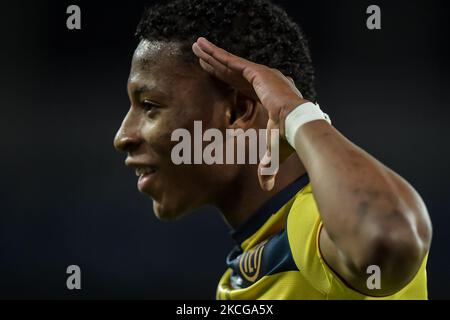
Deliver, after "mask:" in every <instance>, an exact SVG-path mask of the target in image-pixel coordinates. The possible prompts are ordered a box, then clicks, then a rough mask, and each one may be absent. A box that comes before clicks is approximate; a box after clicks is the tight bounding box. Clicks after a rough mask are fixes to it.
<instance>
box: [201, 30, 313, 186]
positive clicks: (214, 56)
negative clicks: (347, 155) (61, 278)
mask: <svg viewBox="0 0 450 320" xmlns="http://www.w3.org/2000/svg"><path fill="white" fill-rule="evenodd" d="M192 50H193V52H194V53H195V55H196V56H197V57H198V58H199V62H200V65H201V67H202V68H203V69H204V70H205V71H207V72H208V73H210V74H211V75H213V76H215V77H216V78H218V79H220V80H222V81H224V82H226V83H228V84H229V85H231V86H232V87H234V88H235V89H236V90H238V91H240V92H241V93H243V94H244V95H246V96H248V97H250V98H252V99H254V100H256V101H259V102H260V103H261V104H262V106H263V107H264V108H265V109H266V111H267V112H268V115H269V121H268V123H267V132H268V134H269V135H270V132H271V131H270V130H271V129H278V130H279V132H280V136H281V137H282V139H283V141H282V145H284V148H280V152H281V153H283V152H282V151H283V150H282V149H286V148H289V149H290V150H291V152H290V153H292V151H293V150H292V148H291V147H290V146H289V145H288V144H287V143H286V141H285V139H284V120H285V118H286V116H287V114H288V113H289V112H290V111H292V110H293V109H294V108H295V107H297V106H299V105H300V104H303V103H305V102H307V101H306V100H305V99H303V96H302V94H301V93H300V91H298V89H297V88H296V87H295V84H294V81H293V80H292V78H288V77H286V76H284V75H283V74H282V73H281V72H280V71H278V70H276V69H272V68H269V67H267V66H265V65H261V64H257V63H254V62H251V61H248V60H246V59H243V58H241V57H238V56H235V55H233V54H231V53H229V52H227V51H225V50H223V49H221V48H219V47H217V46H215V45H214V44H212V43H211V42H209V41H208V40H206V39H205V38H202V37H201V38H198V40H197V42H195V43H194V44H193V45H192ZM273 143H274V142H271V139H270V136H268V138H267V146H268V150H267V151H266V154H265V156H264V158H263V160H262V161H261V162H260V164H259V166H258V178H259V182H260V184H261V187H262V188H263V189H264V190H267V191H269V190H271V189H272V188H273V186H274V184H275V176H276V173H275V174H273V175H269V176H267V175H261V169H262V168H264V167H268V166H269V164H270V158H271V150H272V148H273V147H274V146H273V145H272V144H273ZM276 143H279V141H278V142H276ZM285 153H286V152H285ZM280 160H283V159H282V157H280Z"/></svg>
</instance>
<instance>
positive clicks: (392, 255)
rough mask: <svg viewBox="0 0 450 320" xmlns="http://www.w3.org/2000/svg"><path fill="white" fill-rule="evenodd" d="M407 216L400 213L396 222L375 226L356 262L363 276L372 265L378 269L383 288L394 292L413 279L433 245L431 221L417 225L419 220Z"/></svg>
mask: <svg viewBox="0 0 450 320" xmlns="http://www.w3.org/2000/svg"><path fill="white" fill-rule="evenodd" d="M415 216H416V217H417V215H415ZM407 217H408V215H405V214H397V215H396V219H395V221H390V222H389V223H387V224H385V225H379V226H378V227H372V228H371V230H370V233H371V236H369V237H367V241H365V244H364V245H363V246H362V248H361V249H362V250H361V252H360V254H359V256H358V257H357V258H356V259H354V260H353V261H354V264H353V267H354V268H356V270H357V272H363V273H364V274H367V270H368V268H369V266H377V267H378V268H379V270H380V273H381V283H382V286H384V288H385V289H387V291H388V292H392V293H394V292H397V291H399V290H400V289H401V288H403V287H404V286H406V285H407V284H408V283H409V282H410V281H411V280H412V279H413V278H414V276H415V275H416V274H417V271H418V270H419V268H420V267H421V265H422V262H423V259H424V258H425V256H426V254H427V253H428V251H429V249H430V244H431V224H430V223H429V221H422V222H420V224H418V223H417V222H418V221H417V219H408V218H407ZM409 217H410V216H409ZM425 220H426V219H425ZM360 274H361V273H360Z"/></svg>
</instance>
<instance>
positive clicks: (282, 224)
mask: <svg viewBox="0 0 450 320" xmlns="http://www.w3.org/2000/svg"><path fill="white" fill-rule="evenodd" d="M137 34H138V36H139V38H140V43H139V45H138V47H137V49H136V51H135V53H134V56H133V60H132V65H131V72H130V76H129V80H128V93H129V97H130V100H131V108H130V110H129V111H128V114H127V115H126V117H125V119H124V120H123V123H122V126H121V127H120V129H119V131H118V132H117V135H116V138H115V141H114V143H115V146H116V148H117V149H119V150H122V151H125V152H127V153H128V157H127V159H126V164H127V165H128V166H131V167H133V168H134V169H135V170H136V174H137V175H138V176H139V181H138V189H139V190H140V191H141V192H143V193H145V194H147V195H149V196H150V197H152V198H153V207H154V211H155V214H156V215H157V216H158V217H159V218H161V219H176V218H179V217H181V216H183V215H184V214H186V213H187V212H189V211H191V210H193V209H196V208H198V207H200V206H202V205H205V204H212V205H214V206H216V207H218V208H219V209H220V211H221V212H222V214H223V216H224V218H225V220H226V221H227V223H228V224H229V225H230V226H231V228H233V229H234V232H233V237H234V239H235V240H236V242H237V245H236V247H235V249H234V250H233V251H232V252H231V253H230V254H229V255H228V257H227V265H228V269H227V270H226V272H225V274H224V275H223V277H222V278H221V280H220V283H219V286H218V290H217V298H219V299H370V298H379V299H426V298H427V288H426V271H425V267H426V261H427V254H428V251H429V247H430V242H431V224H430V220H429V217H428V213H427V210H426V207H425V205H424V203H423V201H422V199H421V198H420V196H419V195H418V194H417V192H416V191H415V190H414V189H413V188H412V187H411V186H410V185H409V184H408V182H406V181H405V180H404V179H402V178H401V177H400V176H398V175H397V174H396V173H394V172H393V171H391V170H390V169H389V168H387V167H386V166H384V165H383V164H381V163H380V162H379V161H377V160H376V159H374V158H373V157H371V156H370V155H369V154H368V153H366V152H365V151H363V150H361V149H360V148H358V147H357V146H356V145H354V144H353V143H352V142H350V141H349V140H347V139H346V138H345V137H344V136H342V135H341V134H340V133H339V132H338V131H337V130H336V129H335V128H334V127H333V126H331V125H330V123H329V122H328V121H327V118H326V116H325V115H324V114H323V113H322V112H321V111H320V109H319V108H318V106H317V105H315V104H313V103H311V102H315V91H314V87H313V79H314V72H313V68H312V64H311V58H310V54H309V50H308V46H307V43H306V41H305V39H304V36H303V34H302V32H301V30H300V29H299V27H298V26H297V25H296V24H295V23H294V22H293V21H292V20H291V19H290V18H289V17H288V16H287V14H286V13H285V12H284V11H283V10H282V9H280V8H279V7H277V6H275V5H273V4H271V3H270V2H268V1H263V0H251V1H249V0H230V1H215V0H209V1H207V0H203V1H201V0H175V1H171V2H168V3H164V4H160V5H156V6H154V7H152V8H150V9H149V10H148V11H147V12H146V13H145V14H144V16H143V18H142V20H141V22H140V24H139V27H138V31H137ZM199 36H205V37H207V38H208V39H209V40H211V41H212V42H214V43H215V44H217V45H219V46H220V47H221V48H220V47H218V46H216V45H214V44H213V43H212V42H209V41H208V40H206V39H205V38H202V37H200V38H199ZM222 48H224V49H226V50H228V52H227V51H225V50H224V49H222ZM229 52H233V53H234V55H233V54H230V53H229ZM297 88H298V89H297ZM330 109H331V108H330ZM194 121H201V122H202V126H203V129H204V130H206V129H211V128H215V129H218V130H220V132H223V133H224V132H225V131H226V130H227V129H242V130H244V131H245V130H249V129H264V128H268V129H279V130H280V140H279V141H276V142H275V143H276V144H279V156H280V161H281V165H280V167H279V170H278V172H276V173H275V174H274V175H269V176H267V175H262V174H261V169H263V168H264V167H267V166H268V163H270V160H271V158H272V156H273V155H272V153H271V152H270V151H269V150H268V151H267V152H266V155H265V161H262V162H261V163H260V165H259V168H258V166H257V165H254V164H253V165H252V164H246V165H242V164H217V163H216V164H212V165H206V164H202V165H190V164H181V165H175V164H174V163H173V161H172V158H171V154H172V150H173V148H174V146H175V145H176V144H177V142H176V141H172V139H171V137H172V133H173V132H174V131H175V130H176V129H179V128H184V129H187V130H188V131H189V132H193V131H194ZM224 135H225V134H224ZM270 148H274V145H271V144H270V143H269V149H270ZM272 150H275V149H272ZM371 275H373V277H371Z"/></svg>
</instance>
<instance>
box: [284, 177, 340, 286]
mask: <svg viewBox="0 0 450 320" xmlns="http://www.w3.org/2000/svg"><path fill="white" fill-rule="evenodd" d="M321 225H322V223H321V219H320V216H319V213H318V209H317V205H316V202H315V200H314V196H313V194H312V191H311V185H308V186H306V187H305V189H304V190H302V191H301V192H300V193H299V194H297V196H296V199H295V201H294V203H293V204H292V207H291V210H290V212H289V215H288V218H287V233H288V240H289V246H290V247H291V253H292V256H293V258H294V262H295V264H296V265H297V268H298V269H299V271H300V273H302V275H303V276H304V277H305V278H306V279H307V280H308V281H309V282H310V284H311V285H312V286H313V287H314V288H315V289H316V290H318V291H319V292H321V293H322V294H324V295H328V293H329V291H330V286H331V280H332V279H330V275H329V273H328V272H327V269H326V266H325V264H324V261H323V260H322V258H321V255H320V252H319V245H318V240H319V239H318V237H319V232H320V228H321Z"/></svg>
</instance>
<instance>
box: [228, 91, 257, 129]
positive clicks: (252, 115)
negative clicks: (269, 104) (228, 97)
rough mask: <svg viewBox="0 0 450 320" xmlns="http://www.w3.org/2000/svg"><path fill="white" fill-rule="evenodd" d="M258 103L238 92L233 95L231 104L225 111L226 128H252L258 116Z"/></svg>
mask: <svg viewBox="0 0 450 320" xmlns="http://www.w3.org/2000/svg"><path fill="white" fill-rule="evenodd" d="M259 109H260V108H258V103H257V102H256V101H255V100H253V99H251V98H249V97H247V96H245V95H243V94H242V93H240V92H238V91H234V93H233V103H231V104H230V107H229V109H228V110H227V117H228V127H229V128H230V129H243V130H247V129H248V128H251V127H253V126H254V124H255V122H256V118H257V116H258V112H259V111H260V110H259Z"/></svg>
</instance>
